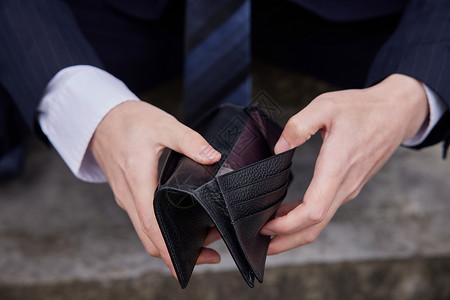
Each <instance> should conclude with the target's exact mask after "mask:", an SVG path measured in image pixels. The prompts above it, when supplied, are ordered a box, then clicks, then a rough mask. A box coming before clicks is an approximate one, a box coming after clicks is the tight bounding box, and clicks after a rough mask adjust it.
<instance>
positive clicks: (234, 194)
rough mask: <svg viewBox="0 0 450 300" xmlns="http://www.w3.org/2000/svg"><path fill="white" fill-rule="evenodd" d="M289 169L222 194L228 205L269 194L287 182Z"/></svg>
mask: <svg viewBox="0 0 450 300" xmlns="http://www.w3.org/2000/svg"><path fill="white" fill-rule="evenodd" d="M289 173H290V169H286V170H284V171H282V172H281V173H278V174H275V175H273V176H271V177H269V178H265V179H263V180H260V181H257V182H254V183H251V184H247V185H245V186H241V187H239V188H235V189H233V190H230V191H227V192H225V193H224V197H225V199H226V200H227V203H228V205H230V206H231V205H235V204H239V203H241V202H242V201H245V200H246V199H249V198H255V197H258V196H261V195H264V194H267V193H270V192H272V191H274V190H276V189H278V188H280V187H282V186H284V185H286V183H287V182H288V181H289Z"/></svg>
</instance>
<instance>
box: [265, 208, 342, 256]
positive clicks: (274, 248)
mask: <svg viewBox="0 0 450 300" xmlns="http://www.w3.org/2000/svg"><path fill="white" fill-rule="evenodd" d="M338 208H339V205H336V204H333V206H332V208H331V209H330V210H329V211H328V213H327V216H326V217H325V219H324V220H323V222H321V223H319V224H317V225H314V226H311V227H308V228H306V229H303V230H301V231H299V232H295V233H291V234H288V235H280V236H276V237H274V238H273V239H272V240H271V241H270V244H269V249H268V252H267V254H268V255H275V254H279V253H282V252H285V251H288V250H291V249H294V248H297V247H300V246H304V245H307V244H310V243H312V242H314V241H315V240H316V239H317V237H318V236H319V234H320V233H321V232H322V230H323V229H324V228H325V227H326V225H327V224H328V223H329V222H330V221H331V219H332V218H333V216H334V214H335V213H336V211H337V209H338Z"/></svg>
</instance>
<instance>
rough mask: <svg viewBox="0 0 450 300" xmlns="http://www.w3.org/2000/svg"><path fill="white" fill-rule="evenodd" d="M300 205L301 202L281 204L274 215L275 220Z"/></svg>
mask: <svg viewBox="0 0 450 300" xmlns="http://www.w3.org/2000/svg"><path fill="white" fill-rule="evenodd" d="M301 203H302V200H296V201H291V202H287V203H283V204H281V205H280V207H279V208H278V210H277V212H276V213H275V218H279V217H282V216H285V215H287V214H288V213H289V212H290V211H291V210H293V209H294V208H296V207H297V206H299V205H300V204H301Z"/></svg>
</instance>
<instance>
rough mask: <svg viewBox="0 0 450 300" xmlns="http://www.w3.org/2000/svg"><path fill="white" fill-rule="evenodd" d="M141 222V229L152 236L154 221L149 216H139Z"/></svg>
mask: <svg viewBox="0 0 450 300" xmlns="http://www.w3.org/2000/svg"><path fill="white" fill-rule="evenodd" d="M139 219H140V223H141V229H142V231H143V232H144V233H145V234H146V235H147V236H150V235H151V232H152V231H153V228H154V226H153V222H152V221H151V220H150V219H148V218H142V217H140V216H139Z"/></svg>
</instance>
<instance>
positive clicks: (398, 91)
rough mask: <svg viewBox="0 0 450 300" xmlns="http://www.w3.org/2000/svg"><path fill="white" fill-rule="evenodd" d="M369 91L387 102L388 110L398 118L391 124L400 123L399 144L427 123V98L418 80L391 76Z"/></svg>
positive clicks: (398, 75) (396, 75)
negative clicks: (401, 129)
mask: <svg viewBox="0 0 450 300" xmlns="http://www.w3.org/2000/svg"><path fill="white" fill-rule="evenodd" d="M370 89H372V90H373V91H374V92H375V93H376V94H377V96H379V97H382V99H384V100H385V101H387V103H388V104H387V105H389V108H390V109H391V110H392V112H395V115H396V116H398V119H397V120H393V123H394V124H395V121H400V122H401V123H402V124H401V125H402V127H403V131H402V132H401V135H402V136H401V142H404V141H406V140H408V139H409V138H411V137H412V136H414V135H415V134H416V133H417V132H418V131H419V130H420V129H421V128H422V126H423V125H424V124H425V123H426V122H428V117H429V105H428V98H427V94H426V91H425V87H424V86H423V84H422V82H420V81H419V80H417V79H415V78H412V77H409V76H406V75H402V74H393V75H390V76H389V77H387V78H386V79H384V80H383V81H382V82H380V83H379V84H377V85H375V86H373V87H372V88H370Z"/></svg>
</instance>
